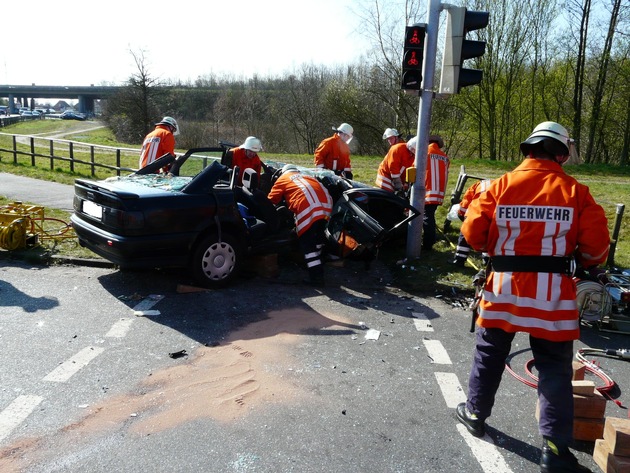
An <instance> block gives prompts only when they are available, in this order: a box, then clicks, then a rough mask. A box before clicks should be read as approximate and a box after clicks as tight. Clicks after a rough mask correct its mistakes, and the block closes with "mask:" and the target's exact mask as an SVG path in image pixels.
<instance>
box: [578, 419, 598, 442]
mask: <svg viewBox="0 0 630 473" xmlns="http://www.w3.org/2000/svg"><path fill="white" fill-rule="evenodd" d="M604 424H605V421H604V419H586V418H583V417H574V418H573V439H574V440H583V441H585V442H595V441H596V440H597V439H601V438H603V437H604Z"/></svg>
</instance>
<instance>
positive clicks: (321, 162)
mask: <svg viewBox="0 0 630 473" xmlns="http://www.w3.org/2000/svg"><path fill="white" fill-rule="evenodd" d="M315 167H318V168H324V169H332V170H333V171H352V166H351V165H350V148H349V147H348V144H347V143H346V142H345V141H343V140H342V139H341V137H340V136H339V135H338V134H337V133H335V134H334V135H333V136H331V137H330V138H326V139H325V140H323V141H322V142H321V143H320V144H319V146H318V147H317V149H316V150H315Z"/></svg>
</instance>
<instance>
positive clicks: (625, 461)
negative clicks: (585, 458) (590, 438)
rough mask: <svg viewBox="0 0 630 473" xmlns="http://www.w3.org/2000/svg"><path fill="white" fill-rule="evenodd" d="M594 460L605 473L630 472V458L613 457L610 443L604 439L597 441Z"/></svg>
mask: <svg viewBox="0 0 630 473" xmlns="http://www.w3.org/2000/svg"><path fill="white" fill-rule="evenodd" d="M593 460H595V463H597V465H598V466H599V467H600V468H601V469H602V471H603V472H604V473H628V472H630V458H628V457H620V456H617V455H613V454H612V451H611V450H610V446H609V445H608V442H607V441H606V440H604V439H598V440H596V441H595V450H593Z"/></svg>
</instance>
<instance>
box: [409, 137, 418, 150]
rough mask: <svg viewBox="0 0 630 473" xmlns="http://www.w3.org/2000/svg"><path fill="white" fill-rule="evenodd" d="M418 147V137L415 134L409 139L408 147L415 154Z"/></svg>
mask: <svg viewBox="0 0 630 473" xmlns="http://www.w3.org/2000/svg"><path fill="white" fill-rule="evenodd" d="M417 147H418V137H417V136H414V137H413V138H411V139H410V140H409V141H407V149H408V150H409V151H411V152H412V153H414V154H415V152H416V148H417Z"/></svg>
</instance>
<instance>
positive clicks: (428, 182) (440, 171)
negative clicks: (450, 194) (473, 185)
mask: <svg viewBox="0 0 630 473" xmlns="http://www.w3.org/2000/svg"><path fill="white" fill-rule="evenodd" d="M450 165H451V161H450V160H449V159H448V156H446V153H445V152H444V151H442V150H441V149H440V147H439V146H438V145H437V143H430V144H429V149H428V154H427V173H426V177H425V181H424V187H425V188H426V197H425V198H424V202H425V204H438V205H441V204H442V202H444V194H445V192H446V183H447V181H448V168H449V166H450Z"/></svg>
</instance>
